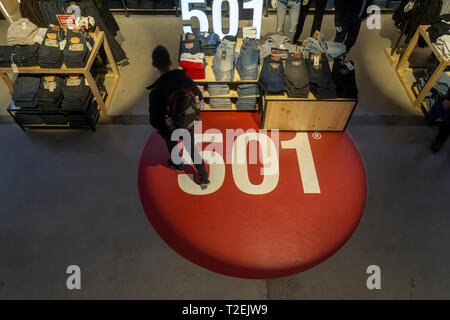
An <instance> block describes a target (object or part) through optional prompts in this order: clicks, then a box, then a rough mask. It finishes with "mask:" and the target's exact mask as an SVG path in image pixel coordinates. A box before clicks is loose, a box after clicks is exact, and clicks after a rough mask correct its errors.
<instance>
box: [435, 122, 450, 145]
mask: <svg viewBox="0 0 450 320" xmlns="http://www.w3.org/2000/svg"><path fill="white" fill-rule="evenodd" d="M449 135H450V122H449V121H444V122H442V123H441V124H440V125H439V132H438V134H437V137H436V140H437V141H439V142H442V143H444V142H445V141H447V139H448V136H449Z"/></svg>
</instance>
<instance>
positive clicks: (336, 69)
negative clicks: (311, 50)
mask: <svg viewBox="0 0 450 320" xmlns="http://www.w3.org/2000/svg"><path fill="white" fill-rule="evenodd" d="M332 73H333V78H334V81H335V82H336V91H337V94H338V97H339V98H344V99H358V87H357V86H356V72H355V64H354V63H353V61H350V60H343V59H336V60H335V61H334V64H333V71H332Z"/></svg>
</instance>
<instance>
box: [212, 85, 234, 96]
mask: <svg viewBox="0 0 450 320" xmlns="http://www.w3.org/2000/svg"><path fill="white" fill-rule="evenodd" d="M208 93H209V96H211V97H216V96H224V95H228V94H230V87H229V86H228V85H227V84H210V85H208Z"/></svg>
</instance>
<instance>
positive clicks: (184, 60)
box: [179, 52, 205, 80]
mask: <svg viewBox="0 0 450 320" xmlns="http://www.w3.org/2000/svg"><path fill="white" fill-rule="evenodd" d="M179 66H180V67H181V68H183V69H184V70H186V75H188V76H189V77H190V78H191V79H194V80H196V79H205V54H204V53H201V52H199V53H197V54H191V53H183V54H181V56H180V63H179Z"/></svg>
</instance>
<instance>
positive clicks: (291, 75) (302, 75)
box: [284, 54, 309, 98]
mask: <svg viewBox="0 0 450 320" xmlns="http://www.w3.org/2000/svg"><path fill="white" fill-rule="evenodd" d="M284 85H285V87H286V93H287V95H288V97H289V98H307V97H308V95H309V77H308V63H307V62H306V61H305V60H304V59H303V58H302V57H301V56H300V54H295V55H291V56H290V57H289V58H288V59H287V61H286V66H285V70H284Z"/></svg>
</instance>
